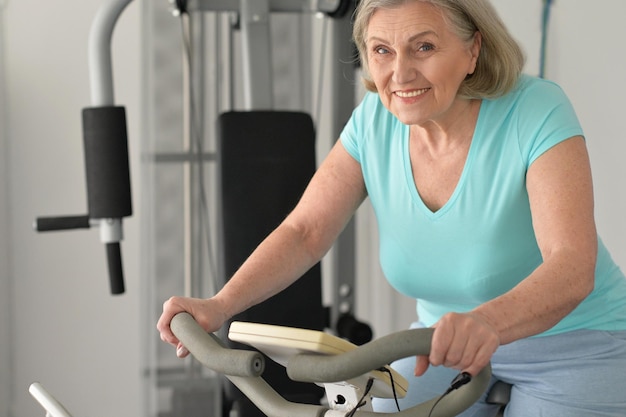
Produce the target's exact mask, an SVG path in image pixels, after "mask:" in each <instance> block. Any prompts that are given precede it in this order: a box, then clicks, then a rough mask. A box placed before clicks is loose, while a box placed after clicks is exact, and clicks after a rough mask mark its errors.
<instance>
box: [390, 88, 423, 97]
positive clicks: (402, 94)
mask: <svg viewBox="0 0 626 417" xmlns="http://www.w3.org/2000/svg"><path fill="white" fill-rule="evenodd" d="M429 90H430V88H420V89H419V90H413V91H396V92H395V94H396V95H397V96H398V97H400V98H411V97H417V96H421V95H422V94H424V93H426V92H427V91H429Z"/></svg>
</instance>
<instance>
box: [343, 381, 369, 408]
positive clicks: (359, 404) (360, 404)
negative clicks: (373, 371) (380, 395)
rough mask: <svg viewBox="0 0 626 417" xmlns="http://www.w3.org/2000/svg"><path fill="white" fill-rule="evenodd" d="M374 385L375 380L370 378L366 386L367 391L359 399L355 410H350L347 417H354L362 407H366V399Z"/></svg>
mask: <svg viewBox="0 0 626 417" xmlns="http://www.w3.org/2000/svg"><path fill="white" fill-rule="evenodd" d="M372 385H374V378H369V379H368V380H367V384H366V385H365V391H364V392H363V395H361V398H360V399H359V401H358V402H357V403H356V405H355V406H354V408H353V409H352V410H350V411H349V412H348V414H346V415H345V417H353V416H354V414H355V413H356V412H357V410H358V409H359V408H360V407H363V406H364V405H365V401H364V400H365V397H366V396H367V394H369V392H370V391H371V389H372Z"/></svg>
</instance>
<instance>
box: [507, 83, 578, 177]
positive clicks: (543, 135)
mask: <svg viewBox="0 0 626 417" xmlns="http://www.w3.org/2000/svg"><path fill="white" fill-rule="evenodd" d="M518 104H519V108H518V109H517V110H518V111H517V114H518V120H517V123H518V126H517V128H518V131H519V138H520V151H521V153H522V155H523V157H524V158H525V159H526V164H527V166H530V165H531V164H532V163H533V162H534V161H535V160H536V159H537V158H538V157H539V156H541V155H542V154H543V153H544V152H546V151H547V150H548V149H550V148H552V147H553V146H555V145H556V144H558V143H560V142H562V141H564V140H566V139H569V138H571V137H573V136H582V135H583V130H582V127H581V126H580V122H579V121H578V117H577V116H576V112H575V111H574V108H573V106H572V104H571V102H570V100H569V98H568V97H567V96H566V95H565V92H564V91H563V90H562V89H561V87H559V86H558V85H557V84H555V83H553V82H550V81H546V80H539V81H538V82H535V83H532V84H530V85H528V86H527V88H525V89H524V91H523V93H522V94H521V96H520V99H519V102H518Z"/></svg>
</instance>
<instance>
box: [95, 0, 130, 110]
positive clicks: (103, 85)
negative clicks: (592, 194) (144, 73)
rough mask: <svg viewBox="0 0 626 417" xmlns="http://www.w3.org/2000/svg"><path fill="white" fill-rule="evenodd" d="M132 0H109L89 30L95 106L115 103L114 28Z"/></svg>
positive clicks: (101, 7)
mask: <svg viewBox="0 0 626 417" xmlns="http://www.w3.org/2000/svg"><path fill="white" fill-rule="evenodd" d="M131 1H132V0H109V1H107V2H105V3H104V4H103V5H102V6H100V9H99V10H98V12H97V13H96V16H95V18H94V20H93V23H92V25H91V30H90V32H89V44H88V48H89V49H88V60H89V78H90V85H91V104H92V105H93V106H94V107H99V106H111V105H113V104H114V103H115V95H114V92H113V66H112V60H111V38H112V36H113V28H114V27H115V24H116V23H117V19H118V18H119V16H120V15H121V14H122V11H123V10H124V8H125V7H126V6H127V5H128V4H129V3H130V2H131Z"/></svg>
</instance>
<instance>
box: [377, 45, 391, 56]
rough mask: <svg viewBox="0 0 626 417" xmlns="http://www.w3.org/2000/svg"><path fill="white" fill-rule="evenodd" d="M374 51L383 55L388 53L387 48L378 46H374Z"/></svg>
mask: <svg viewBox="0 0 626 417" xmlns="http://www.w3.org/2000/svg"><path fill="white" fill-rule="evenodd" d="M374 52H375V53H376V54H378V55H384V54H388V53H389V49H387V48H385V47H382V46H379V47H376V48H374Z"/></svg>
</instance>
